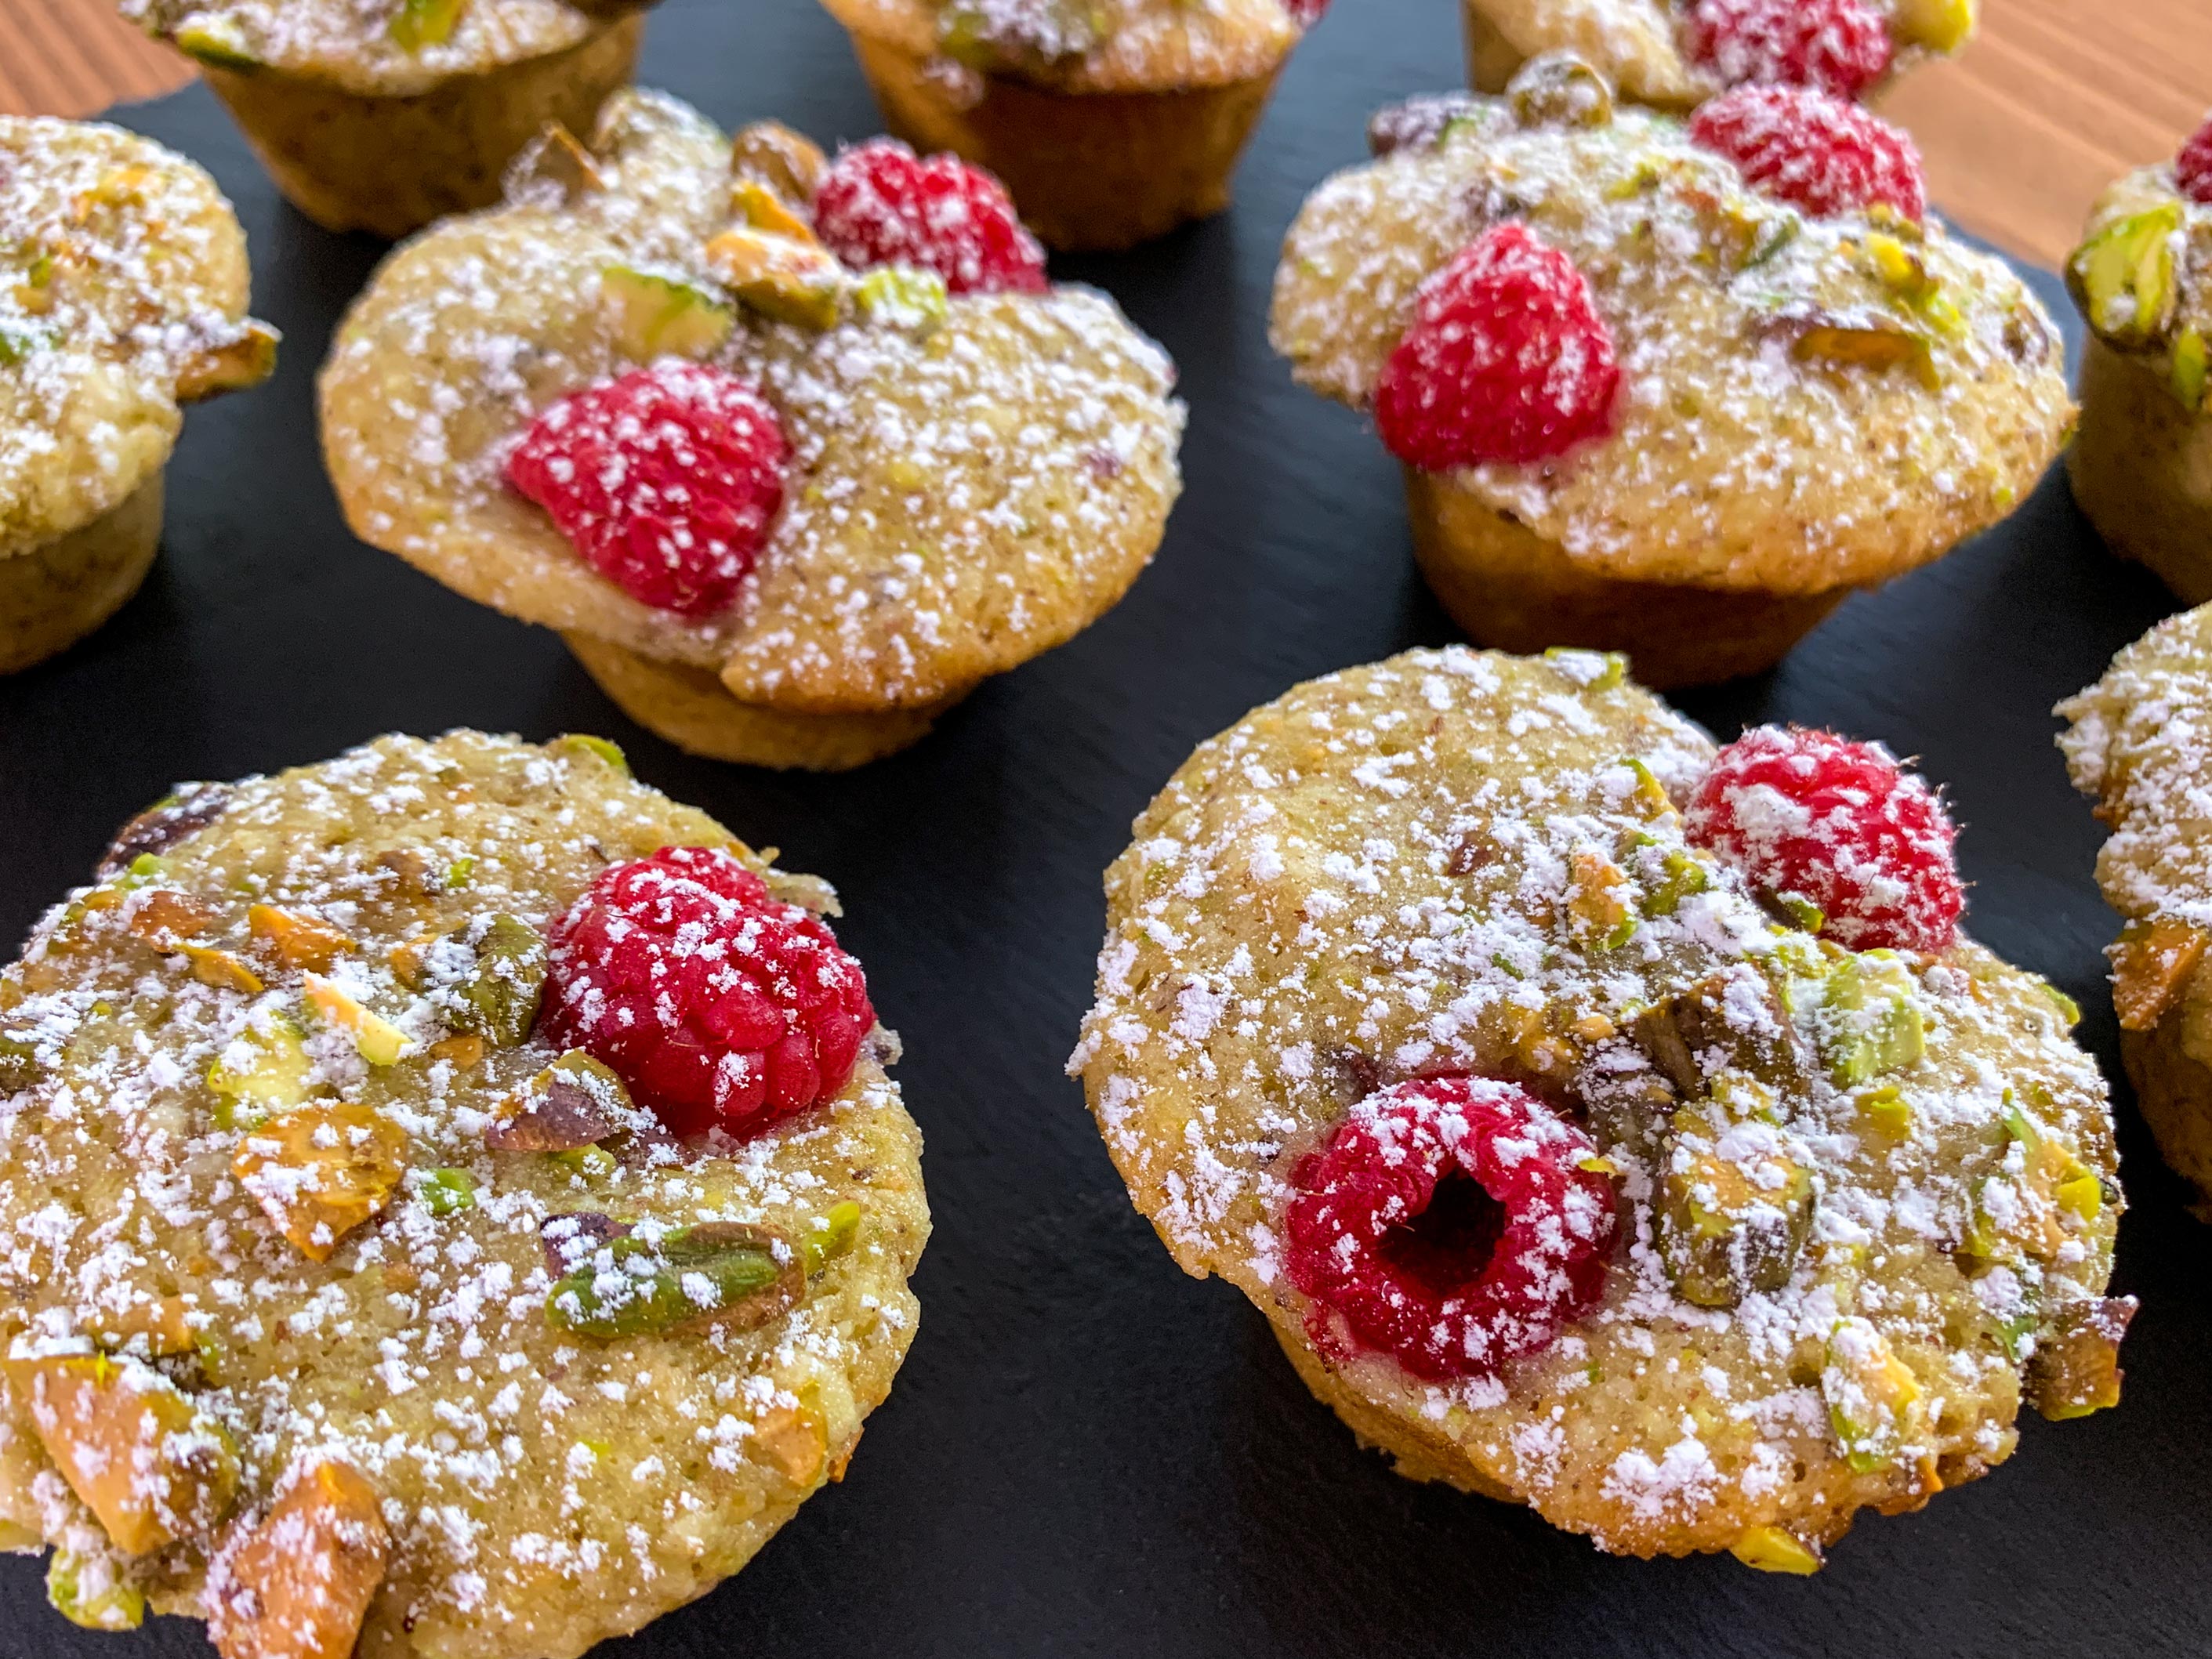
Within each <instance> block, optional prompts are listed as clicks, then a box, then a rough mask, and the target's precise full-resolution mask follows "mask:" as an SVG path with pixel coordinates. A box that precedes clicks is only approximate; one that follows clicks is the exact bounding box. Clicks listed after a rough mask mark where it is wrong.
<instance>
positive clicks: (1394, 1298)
mask: <svg viewBox="0 0 2212 1659" xmlns="http://www.w3.org/2000/svg"><path fill="white" fill-rule="evenodd" d="M1952 839H1953V831H1952V827H1951V824H1950V823H1949V820H1948V817H1947V816H1946V815H1945V813H1944V811H1943V809H1942V805H1941V803H1940V802H1939V801H1938V800H1937V799H1936V797H1935V796H1934V795H1933V793H1931V792H1930V791H1929V789H1928V788H1927V787H1926V786H1925V785H1924V784H1923V783H1922V782H1921V781H1919V780H1918V779H1917V778H1915V777H1911V776H1910V775H1905V774H1904V773H1902V772H1900V770H1899V768H1898V766H1897V764H1896V763H1895V762H1894V761H1893V760H1892V759H1891V758H1890V757H1889V756H1888V755H1887V753H1885V752H1884V751H1883V750H1881V749H1879V748H1878V747H1875V746H1874V745H1871V744H1857V743H1849V742H1845V741H1844V739H1842V738H1838V737H1835V736H1833V735H1832V734H1829V733H1826V732H1808V731H1803V730H1798V729H1790V730H1787V731H1784V730H1780V729H1777V728H1773V727H1766V728H1760V729H1757V730H1754V731H1752V732H1747V733H1746V734H1745V735H1744V736H1743V737H1741V738H1739V739H1738V740H1737V741H1736V742H1735V743H1733V744H1729V745H1728V746H1727V747H1726V748H1724V749H1722V750H1718V751H1717V752H1716V750H1715V749H1714V746H1713V744H1711V741H1710V740H1708V739H1707V738H1705V735H1704V734H1703V733H1702V732H1699V730H1698V729H1697V728H1696V727H1695V726H1692V725H1690V724H1689V723H1688V722H1687V721H1686V720H1682V719H1680V718H1679V717H1678V716H1676V715H1675V714H1673V713H1671V712H1670V711H1669V710H1668V709H1667V708H1665V707H1664V706H1663V705H1662V704H1660V703H1659V702H1656V701H1655V700H1654V699H1652V698H1651V697H1650V696H1647V695H1646V694H1645V693H1644V692H1643V691H1641V690H1638V689H1637V688H1636V687H1635V686H1633V685H1632V684H1628V683H1626V681H1625V679H1624V678H1623V671H1622V664H1621V661H1620V659H1619V658H1618V657H1604V656H1599V655H1595V654H1594V653H1583V652H1560V653H1547V656H1546V657H1544V658H1516V657H1508V656H1503V655H1497V654H1491V653H1476V652H1474V651H1470V650H1468V649H1466V648H1465V647H1452V648H1449V649H1446V650H1442V651H1413V652H1408V653H1406V654H1405V655H1403V656H1400V657H1395V658H1393V659H1390V660H1389V661H1387V662H1383V663H1380V664H1376V665H1372V666H1370V667H1365V668H1357V669H1352V670H1348V671H1345V672H1343V673H1340V674H1334V675H1331V676H1329V677H1328V678H1323V679H1319V680H1315V681H1311V682H1310V683H1308V684H1304V685H1301V686H1299V687H1297V688H1296V689H1295V690H1292V691H1291V692H1290V693H1289V694H1288V695H1286V696H1284V697H1282V698H1280V699H1279V700H1278V701H1277V702H1273V703H1270V704H1268V705H1267V706H1266V707H1265V708H1260V709H1257V710H1255V712H1254V713H1252V714H1249V715H1248V716H1247V717H1246V718H1245V719H1244V720H1243V721H1241V722H1240V723H1238V724H1237V726H1234V727H1232V728H1231V730H1229V731H1228V732H1224V733H1222V734H1221V735H1220V736H1219V737H1217V738H1213V739H1212V741H1210V742H1208V743H1206V744H1203V745H1202V746H1201V747H1200V749H1199V750H1198V751H1197V753H1196V754H1194V756H1192V757H1191V758H1190V759H1189V760H1188V762H1186V763H1184V765H1183V767H1182V770H1181V771H1179V772H1178V773H1177V774H1176V776H1175V778H1174V779H1173V780H1172V781H1170V783H1169V785H1168V787H1166V788H1165V789H1164V791H1162V792H1161V793H1160V794H1159V796H1158V798H1157V799H1155V800H1154V801H1153V802H1152V805H1151V806H1150V807H1148V808H1147V809H1146V811H1145V812H1144V814H1143V815H1142V816H1141V817H1139V819H1138V820H1137V823H1136V825H1135V831H1134V839H1133V842H1132V844H1131V846H1130V848H1129V849H1128V850H1127V852H1126V853H1124V854H1122V855H1121V859H1120V860H1118V861H1117V862H1116V863H1115V865H1114V866H1113V868H1112V869H1111V870H1109V872H1107V877H1106V891H1107V917H1108V931H1107V937H1106V944H1105V948H1104V950H1103V952H1102V954H1101V956H1100V958H1099V977H1098V1000H1097V1006H1096V1007H1095V1008H1094V1009H1093V1010H1092V1012H1091V1015H1090V1017H1089V1018H1088V1019H1087V1021H1086V1022H1085V1026H1084V1031H1083V1038H1082V1042H1081V1043H1080V1045H1079V1047H1078V1048H1077V1049H1076V1051H1075V1054H1074V1057H1073V1060H1072V1061H1071V1067H1072V1069H1073V1070H1074V1071H1076V1072H1078V1073H1079V1074H1080V1075H1081V1077H1082V1079H1083V1082H1084V1086H1085V1093H1086V1094H1087V1095H1088V1097H1089V1099H1090V1103H1091V1110H1092V1112H1093V1113H1094V1115H1096V1117H1097V1122H1098V1127H1099V1129H1100V1132H1101V1133H1103V1136H1104V1137H1105V1139H1106V1144H1107V1146H1108V1148H1109V1151H1110V1152H1112V1154H1113V1157H1114V1160H1115V1164H1116V1165H1117V1166H1118V1167H1119V1168H1120V1170H1121V1175H1122V1178H1123V1179H1124V1180H1125V1181H1126V1182H1127V1183H1128V1186H1129V1190H1130V1193H1131V1195H1132V1196H1133V1199H1134V1200H1135V1202H1136V1205H1137V1207H1138V1209H1139V1211H1141V1212H1143V1213H1144V1214H1145V1215H1146V1218H1149V1219H1150V1220H1151V1221H1152V1225H1153V1226H1154V1227H1155V1228H1156V1229H1157V1230H1158V1232H1159V1235H1160V1237H1161V1239H1162V1240H1163V1242H1164V1243H1165V1244H1166V1245H1167V1247H1168V1249H1170V1252H1172V1253H1173V1255H1174V1256H1175V1259H1176V1261H1177V1263H1178V1264H1180V1265H1181V1266H1182V1267H1183V1268H1184V1270H1185V1271H1187V1272H1188V1273H1193V1274H1195V1275H1198V1276H1200V1277H1203V1276H1205V1275H1206V1274H1209V1273H1218V1274H1220V1275H1221V1276H1222V1277H1224V1278H1225V1279H1229V1280H1230V1281H1231V1283H1232V1284H1234V1285H1236V1286H1237V1288H1238V1289H1240V1290H1242V1291H1243V1292H1244V1293H1245V1294H1246V1295H1247V1296H1248V1297H1250V1298H1251V1300H1252V1302H1253V1304H1255V1306H1256V1307H1258V1308H1259V1309H1260V1310H1261V1312H1262V1313H1264V1314H1265V1315H1266V1316H1267V1319H1268V1320H1269V1322H1271V1324H1272V1325H1273V1328H1274V1332H1275V1334H1276V1336H1277V1338H1278V1339H1279V1340H1280V1342H1281V1344H1282V1346H1283V1347H1284V1349H1285V1351H1286V1352H1288V1354H1289V1355H1290V1358H1291V1361H1292V1363H1293V1364H1295V1365H1296V1366H1297V1370H1298V1372H1299V1374H1300V1376H1303V1377H1304V1379H1305V1381H1306V1382H1307V1383H1308V1384H1309V1385H1310V1387H1311V1388H1312V1389H1313V1390H1314V1392H1315V1393H1316V1395H1319V1396H1320V1398H1321V1399H1322V1400H1323V1401H1326V1402H1327V1403H1328V1404H1329V1405H1330V1406H1332V1407H1334V1408H1335V1410H1336V1411H1337V1413H1338V1414H1339V1415H1340V1416H1341V1417H1342V1418H1343V1419H1345V1420H1346V1422H1347V1423H1348V1424H1349V1425H1351V1426H1352V1429H1353V1430H1354V1431H1355V1432H1356V1433H1357V1434H1358V1436H1359V1437H1360V1439H1361V1440H1362V1441H1363V1442H1364V1443H1367V1444H1370V1445H1372V1446H1376V1447H1379V1448H1381V1449H1383V1450H1385V1451H1387V1452H1389V1454H1390V1455H1392V1456H1393V1457H1394V1458H1395V1460H1396V1462H1397V1466H1398V1468H1399V1470H1400V1471H1401V1473H1403V1474H1407V1475H1410V1476H1412V1477H1413V1478H1414V1479H1416V1480H1443V1481H1448V1482H1449V1483H1450V1484H1452V1485H1454V1486H1459V1487H1461V1488H1462V1489H1464V1490H1467V1491H1469V1492H1480V1493H1484V1494H1486V1495H1489V1496H1492V1497H1497V1498H1509V1499H1513V1500H1516V1501H1519V1502H1522V1503H1526V1504H1530V1505H1532V1506H1533V1507H1534V1509H1535V1510H1537V1511H1538V1512H1539V1513H1540V1514H1541V1515H1542V1516H1544V1517H1545V1518H1546V1519H1547V1520H1548V1521H1550V1522H1553V1524H1554V1525H1557V1526H1559V1527H1563V1528H1567V1529H1569V1530H1571V1531H1575V1532H1580V1533H1584V1534H1588V1535H1589V1537H1590V1538H1592V1539H1593V1540H1594V1541H1595V1542H1596V1543H1597V1544H1598V1545H1599V1547H1601V1548H1603V1549H1606V1550H1609V1551H1614V1552H1618V1553H1623V1554H1630V1555H1638V1556H1651V1555H1657V1554H1674V1555H1679V1554H1687V1553H1693V1552H1699V1551H1717V1550H1730V1551H1733V1552H1734V1553H1735V1554H1736V1555H1737V1556H1739V1557H1740V1558H1741V1559H1743V1560H1744V1561H1746V1562H1747V1564H1749V1565H1753V1566H1755V1567H1761V1568H1766V1569H1771V1570H1774V1571H1785V1572H1810V1571H1813V1570H1814V1569H1815V1568H1816V1567H1817V1566H1819V1565H1820V1560H1821V1556H1822V1552H1823V1551H1824V1549H1825V1548H1826V1547H1827V1546H1828V1545H1829V1544H1830V1543H1832V1541H1834V1540H1835V1539H1836V1538H1838V1536H1839V1535H1840V1534H1843V1533H1844V1531H1845V1530H1846V1529H1847V1528H1849V1527H1850V1524H1851V1521H1852V1517H1853V1516H1854V1514H1855V1513H1856V1512H1857V1510H1860V1509H1862V1508H1866V1507H1872V1508H1875V1509H1878V1510H1882V1511H1883V1512H1885V1513H1888V1512H1894V1511H1897V1510H1909V1509H1917V1508H1918V1507H1919V1506H1920V1505H1922V1504H1924V1503H1926V1502H1927V1501H1928V1500H1929V1498H1931V1497H1933V1496H1934V1495H1935V1494H1936V1492H1939V1491H1941V1490H1942V1488H1944V1487H1946V1486H1956V1485H1958V1484H1959V1483H1960V1482H1961V1481H1965V1480H1972V1479H1974V1478H1975V1477H1977V1476H1978V1475H1980V1474H1984V1473H1985V1472H1986V1471H1988V1470H1989V1469H1990V1468H1992V1467H1994V1466H1995V1465H1996V1464H1997V1463H2000V1462H2002V1461H2003V1460H2004V1459H2005V1458H2006V1457H2007V1456H2008V1455H2010V1453H2011V1451H2012V1449H2013V1446H2014V1443H2015V1418H2016V1416H2017V1414H2018V1412H2019V1408H2020V1406H2021V1402H2022V1400H2023V1399H2024V1398H2025V1399H2026V1400H2027V1401H2029V1402H2031V1403H2033V1405H2035V1406H2036V1407H2039V1409H2040V1410H2041V1411H2042V1412H2043V1413H2045V1415H2046V1416H2052V1417H2069V1416H2076V1415H2080V1414H2081V1413H2086V1412H2089V1411H2093V1410H2094V1409H2096V1408H2098V1407H2101V1406H2108V1405H2111V1404H2112V1403H2114V1402H2115V1401H2117V1400H2118V1371H2117V1370H2116V1369H2115V1356H2116V1352H2117V1346H2118V1339H2119V1335H2120V1333H2121V1330H2122V1328H2124V1325H2125V1323H2126V1321H2127V1317H2128V1316H2129V1314H2130V1312H2131V1311H2132V1307H2133V1304H2131V1303H2129V1302H2125V1301H2113V1300H2110V1299H2107V1298H2106V1297H2105V1296H2104V1290H2105V1286H2106V1278H2107V1275H2108V1273H2109V1272H2110V1269H2111V1266H2112V1237H2113V1231H2114V1228H2115V1225H2116V1223H2117V1220H2118V1208H2119V1191H2118V1188H2117V1187H2116V1186H2115V1185H2114V1184H2113V1181H2112V1176H2113V1171H2114V1167H2115V1158H2114V1153H2113V1147H2112V1121H2111V1116H2110V1114H2109V1110H2108V1108H2107V1105H2106V1093H2105V1086H2104V1082H2103V1079H2101V1078H2100V1077H2099V1075H2098V1073H2097V1068H2096V1066H2095V1065H2094V1064H2093V1062H2092V1061H2091V1060H2090V1059H2089V1058H2088V1056H2087V1055H2086V1054H2083V1053H2082V1052H2081V1050H2080V1049H2079V1048H2076V1047H2075V1044H2074V1043H2073V1042H2072V1041H2071V1040H2070V1039H2069V1036H2068V1030H2069V1025H2070V1024H2072V1021H2073V1019H2074V1018H2075V1010H2074V1009H2073V1008H2072V1006H2071V1005H2069V1003H2068V1002H2067V1001H2066V1000H2065V998H2064V997H2063V996H2062V995H2060V994H2057V993H2056V992H2055V991H2054V990H2053V989H2052V987H2050V986H2049V985H2046V984H2045V983H2044V982H2043V981H2040V980H2038V979H2036V978H2034V977H2033V976H2032V975H2027V974H2024V973H2021V972H2020V971H2019V970H2018V969H2014V968H2010V967H2008V966H2007V965H2006V964H2005V963H2002V962H2000V961H1998V960H1997V959H1996V957H1993V956H1991V955H1990V953H1989V952H1988V951H1984V950H1983V949H1981V948H1980V947H1979V946H1978V945H1974V944H1972V943H1971V942H1970V941H1969V940H1967V939H1966V938H1965V936H1964V935H1963V934H1961V933H1959V932H1958V930H1957V926H1956V921H1957V917H1958V915H1959V912H1960V897H1961V894H1960V882H1959V877H1958V873H1957V872H1956V869H1955V868H1954V865H1953V862H1952Z"/></svg>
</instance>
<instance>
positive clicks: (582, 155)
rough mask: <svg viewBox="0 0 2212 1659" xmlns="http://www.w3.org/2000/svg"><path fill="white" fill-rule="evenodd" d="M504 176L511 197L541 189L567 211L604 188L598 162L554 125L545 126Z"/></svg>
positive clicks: (570, 134) (573, 138)
mask: <svg viewBox="0 0 2212 1659" xmlns="http://www.w3.org/2000/svg"><path fill="white" fill-rule="evenodd" d="M541 185H542V186H544V187H545V189H547V190H549V191H550V192H551V193H552V194H553V195H554V196H556V197H557V198H558V199H559V200H560V201H562V202H563V203H565V204H568V206H571V207H573V206H574V205H575V204H577V203H579V202H581V201H582V200H583V199H584V198H585V197H587V196H592V195H596V194H597V193H599V191H604V190H605V189H606V187H607V176H606V174H605V173H603V172H601V171H600V170H599V161H598V159H597V158H596V157H595V156H593V155H592V152H591V151H590V150H588V149H585V148H584V145H583V143H582V141H581V140H580V139H579V138H578V137H576V135H575V134H574V133H573V132H571V131H568V128H566V127H564V126H562V125H561V124H560V123H559V122H558V121H553V122H549V123H548V124H547V125H546V127H545V130H544V131H543V132H541V133H539V134H538V137H536V138H534V139H532V141H531V143H529V144H528V145H527V146H526V147H525V149H523V151H522V153H521V154H520V155H518V156H516V157H515V158H514V163H513V166H512V167H509V168H508V169H507V188H508V191H509V192H510V196H511V197H512V196H513V195H518V194H522V193H526V192H530V191H535V190H537V189H538V187H539V186H541Z"/></svg>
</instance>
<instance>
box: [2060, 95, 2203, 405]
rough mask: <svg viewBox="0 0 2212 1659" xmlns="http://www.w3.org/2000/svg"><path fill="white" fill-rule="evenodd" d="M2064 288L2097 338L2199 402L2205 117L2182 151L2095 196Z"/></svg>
mask: <svg viewBox="0 0 2212 1659" xmlns="http://www.w3.org/2000/svg"><path fill="white" fill-rule="evenodd" d="M2184 173H2186V174H2187V177H2186V178H2185V177H2184V176H2183V175H2184ZM2066 286H2067V288H2068V289H2069V291H2070V292H2071V293H2072V295H2073V296H2074V303H2075V305H2077V306H2079V307H2081V315H2082V318H2083V319H2084V320H2085V321H2086V322H2087V324H2088V325H2089V327H2090V330H2091V331H2093V333H2094V334H2095V335H2096V337H2098V338H2099V339H2100V340H2101V341H2103V342H2104V343H2106V345H2108V346H2110V347H2112V349H2113V350H2115V351H2118V352H2120V353H2123V354H2124V355H2125V356H2130V357H2131V358H2134V359H2136V360H2137V361H2139V362H2146V363H2148V364H2150V365H2152V366H2153V367H2154V368H2157V369H2158V370H2159V371H2160V373H2161V374H2163V375H2164V377H2165V379H2166V383H2167V385H2168V386H2169V387H2170V389H2171V390H2172V393H2173V396H2174V398H2175V399H2176V401H2177V402H2179V404H2181V406H2182V407H2183V408H2185V409H2186V410H2190V411H2191V412H2192V413H2194V412H2195V411H2196V410H2199V409H2201V408H2203V404H2204V392H2205V385H2206V380H2207V365H2208V360H2212V353H2208V348H2207V342H2208V340H2212V123H2208V124H2207V125H2206V127H2205V129H2204V131H2202V132H2200V133H2198V134H2197V136H2196V137H2195V138H2193V139H2192V140H2191V143H2189V144H2188V145H2187V146H2186V147H2185V149H2184V150H2183V152H2182V154H2181V155H2180V157H2179V158H2174V159H2169V160H2166V161H2160V162H2158V163H2156V164H2155V165H2154V166H2151V167H2139V168H2137V169H2136V171H2135V172H2133V173H2129V174H2128V175H2126V176H2125V177H2124V178H2122V179H2117V180H2115V181H2114V182H2113V183H2112V185H2110V186H2109V187H2107V188H2106V191H2105V193H2104V194H2103V195H2101V196H2100V197H2098V198H2097V203H2096V205H2095V206H2094V207H2093V208H2092V209H2091V210H2090V212H2089V222H2088V223H2087V225H2086V226H2085V227H2084V228H2083V229H2082V233H2081V245H2080V246H2078V247H2076V248H2075V250H2074V252H2073V253H2072V255H2071V256H2069V258H2068V259H2067V262H2066Z"/></svg>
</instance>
